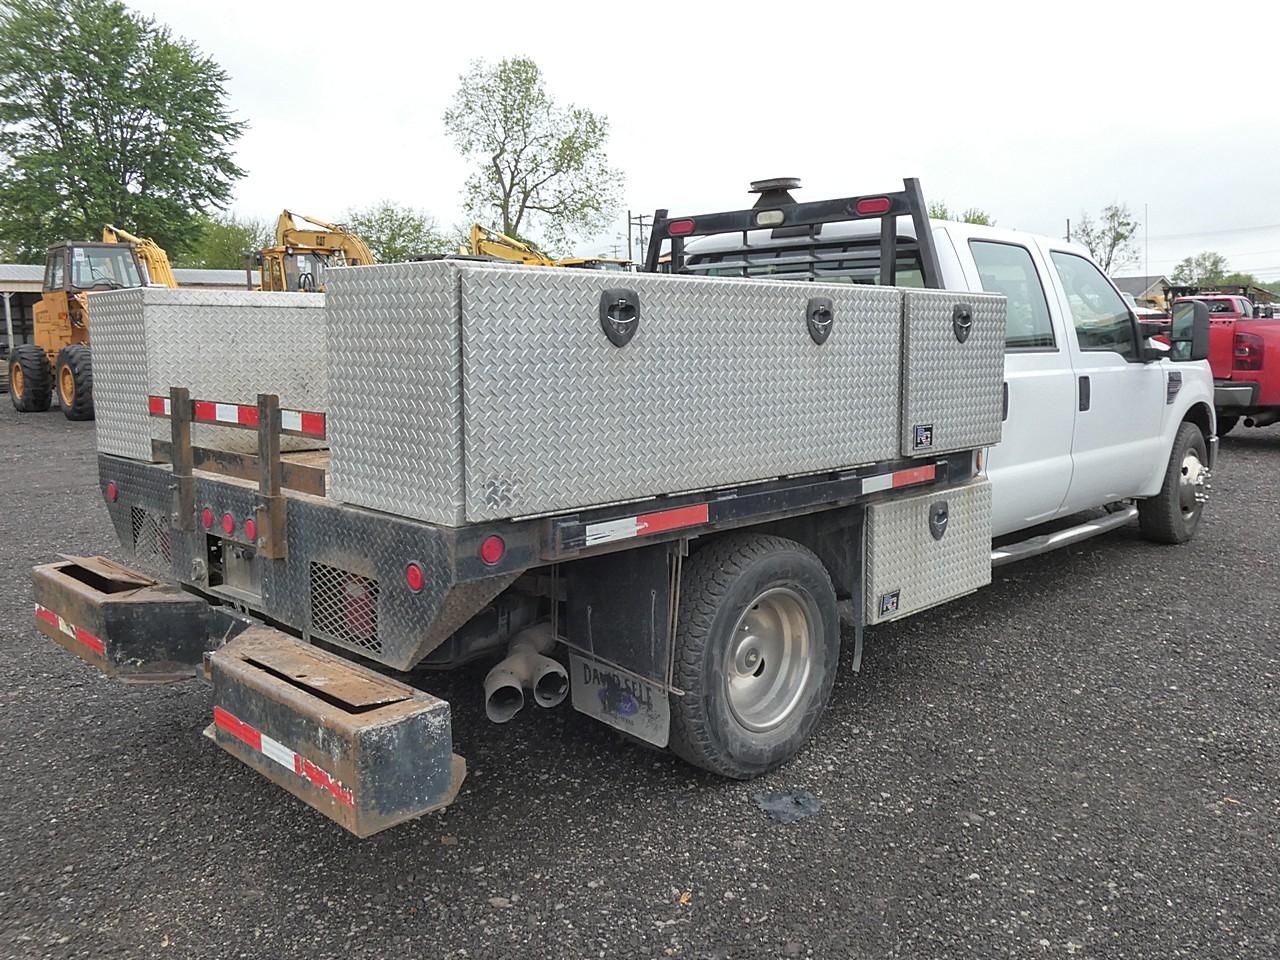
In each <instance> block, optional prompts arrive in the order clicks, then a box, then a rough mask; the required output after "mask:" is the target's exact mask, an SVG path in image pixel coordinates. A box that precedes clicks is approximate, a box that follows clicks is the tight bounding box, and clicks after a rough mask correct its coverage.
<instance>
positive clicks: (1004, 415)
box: [1000, 380, 1009, 423]
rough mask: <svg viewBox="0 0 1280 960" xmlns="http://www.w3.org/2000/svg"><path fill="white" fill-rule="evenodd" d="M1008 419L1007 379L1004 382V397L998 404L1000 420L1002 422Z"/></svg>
mask: <svg viewBox="0 0 1280 960" xmlns="http://www.w3.org/2000/svg"><path fill="white" fill-rule="evenodd" d="M1008 419H1009V381H1008V380H1006V381H1005V382H1004V399H1003V401H1002V402H1001V405H1000V422H1001V423H1004V422H1005V421H1006V420H1008Z"/></svg>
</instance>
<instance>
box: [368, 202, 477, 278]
mask: <svg viewBox="0 0 1280 960" xmlns="http://www.w3.org/2000/svg"><path fill="white" fill-rule="evenodd" d="M346 225H347V229H349V230H351V231H352V232H353V233H354V234H355V235H356V236H358V237H360V239H362V240H363V241H364V242H365V243H366V244H368V245H369V249H370V250H371V251H373V255H374V256H375V257H377V258H378V262H379V263H399V262H402V261H405V260H408V259H409V258H410V257H415V256H421V255H422V254H427V253H447V252H449V251H451V250H453V249H455V248H456V247H457V244H456V243H453V242H452V241H451V239H450V238H449V236H448V235H446V233H445V231H443V230H441V229H440V228H439V226H437V225H436V221H435V218H434V217H433V216H431V214H429V213H426V212H425V211H422V210H415V209H414V208H413V207H410V206H406V205H404V204H399V203H393V202H392V201H390V200H382V201H380V202H379V203H375V204H374V205H373V206H371V207H366V208H365V209H363V210H352V211H351V212H350V213H348V214H347V221H346Z"/></svg>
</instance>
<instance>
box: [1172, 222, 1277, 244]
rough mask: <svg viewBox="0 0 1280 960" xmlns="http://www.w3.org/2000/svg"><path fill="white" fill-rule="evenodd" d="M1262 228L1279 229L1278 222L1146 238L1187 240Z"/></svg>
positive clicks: (1258, 230) (1261, 229) (1251, 231)
mask: <svg viewBox="0 0 1280 960" xmlns="http://www.w3.org/2000/svg"><path fill="white" fill-rule="evenodd" d="M1263 230H1280V223H1267V224H1263V225H1261V226H1257V227H1231V228H1230V229H1226V230H1201V231H1199V232H1198V233H1162V234H1158V235H1157V234H1153V235H1152V236H1150V237H1148V238H1147V239H1148V240H1188V239H1194V238H1196V237H1218V236H1223V235H1224V234H1228V233H1257V232H1260V231H1263Z"/></svg>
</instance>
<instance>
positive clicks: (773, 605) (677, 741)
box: [669, 534, 840, 780]
mask: <svg viewBox="0 0 1280 960" xmlns="http://www.w3.org/2000/svg"><path fill="white" fill-rule="evenodd" d="M839 660H840V615H839V613H838V611H837V609H836V595H835V590H834V589H833V588H832V586H831V578H830V576H828V574H827V571H826V568H825V567H823V565H822V562H821V561H820V560H819V559H818V558H817V557H816V556H814V554H813V552H812V551H810V550H809V549H807V548H806V547H804V546H802V545H800V544H799V543H796V542H795V541H792V540H785V539H783V538H781V537H775V536H764V535H759V534H743V535H730V536H726V537H724V538H722V539H720V540H716V541H713V542H712V543H710V544H708V545H707V546H705V547H703V548H702V549H701V550H699V551H698V552H697V553H695V554H694V555H693V556H692V557H691V558H690V559H689V561H688V562H687V563H686V564H685V565H684V571H683V574H682V576H681V581H680V612H679V621H678V625H677V629H676V636H675V669H674V676H673V681H674V684H675V686H676V687H677V688H678V689H680V690H682V691H684V694H683V696H677V695H674V694H673V695H671V698H670V700H671V736H670V743H669V746H670V748H671V750H672V751H673V752H674V753H676V754H677V755H678V756H680V757H682V758H683V759H684V760H686V761H688V762H689V763H692V764H694V765H695V766H698V767H702V768H703V769H706V770H710V771H712V772H713V773H717V774H719V775H721V776H724V777H732V778H734V779H738V780H746V779H749V778H751V777H756V776H759V775H761V774H763V773H767V772H768V771H770V770H772V769H773V768H775V767H777V766H779V765H780V764H782V763H785V762H786V761H787V760H790V759H791V758H792V757H793V756H795V755H796V753H798V752H799V751H800V749H801V747H803V746H804V743H805V741H806V740H808V738H809V735H810V734H811V733H812V732H813V729H814V727H815V726H816V725H817V723H818V720H819V719H820V718H821V716H822V712H823V710H824V709H825V708H826V705H827V701H828V700H829V699H830V697H831V688H832V686H833V684H834V683H835V675H836V665H837V664H838V663H839Z"/></svg>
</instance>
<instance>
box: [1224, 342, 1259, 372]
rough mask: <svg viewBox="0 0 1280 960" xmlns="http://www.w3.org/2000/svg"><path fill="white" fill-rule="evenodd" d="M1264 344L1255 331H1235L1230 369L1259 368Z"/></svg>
mask: <svg viewBox="0 0 1280 960" xmlns="http://www.w3.org/2000/svg"><path fill="white" fill-rule="evenodd" d="M1265 346H1266V345H1265V344H1264V343H1263V340H1262V338H1261V337H1260V336H1258V335H1257V334H1256V333H1237V334H1236V339H1235V348H1234V350H1233V351H1232V358H1231V369H1233V370H1261V369H1262V355H1263V352H1264V348H1265Z"/></svg>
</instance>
